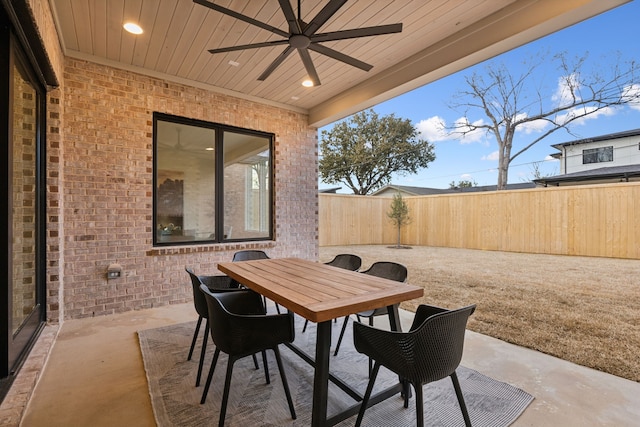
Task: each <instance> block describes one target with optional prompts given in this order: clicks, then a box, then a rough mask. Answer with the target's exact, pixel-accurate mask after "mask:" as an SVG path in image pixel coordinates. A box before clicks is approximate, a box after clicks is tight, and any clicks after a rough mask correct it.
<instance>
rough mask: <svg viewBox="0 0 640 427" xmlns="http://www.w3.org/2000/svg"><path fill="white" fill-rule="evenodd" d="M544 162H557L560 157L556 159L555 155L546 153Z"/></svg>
mask: <svg viewBox="0 0 640 427" xmlns="http://www.w3.org/2000/svg"><path fill="white" fill-rule="evenodd" d="M544 161H545V162H559V161H560V159H556V158H555V157H552V156H550V155H547V157H545V158H544Z"/></svg>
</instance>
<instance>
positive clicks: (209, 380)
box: [200, 348, 220, 405]
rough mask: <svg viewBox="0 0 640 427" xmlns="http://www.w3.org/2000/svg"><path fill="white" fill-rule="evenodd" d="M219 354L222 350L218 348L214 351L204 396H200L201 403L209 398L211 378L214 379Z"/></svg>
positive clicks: (203, 392)
mask: <svg viewBox="0 0 640 427" xmlns="http://www.w3.org/2000/svg"><path fill="white" fill-rule="evenodd" d="M218 356H220V350H218V349H217V348H216V351H215V353H213V359H212V360H211V368H209V375H207V382H206V384H205V385H204V390H203V391H202V398H200V404H201V405H202V404H203V403H204V402H205V400H207V393H209V387H210V386H211V379H213V372H214V371H215V369H216V363H217V362H218Z"/></svg>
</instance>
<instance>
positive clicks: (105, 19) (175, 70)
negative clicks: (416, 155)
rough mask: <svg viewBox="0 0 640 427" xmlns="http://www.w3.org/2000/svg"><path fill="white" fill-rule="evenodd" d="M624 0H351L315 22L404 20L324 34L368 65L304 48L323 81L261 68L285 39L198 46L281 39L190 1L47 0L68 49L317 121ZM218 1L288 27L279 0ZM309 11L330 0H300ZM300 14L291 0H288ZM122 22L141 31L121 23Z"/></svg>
mask: <svg viewBox="0 0 640 427" xmlns="http://www.w3.org/2000/svg"><path fill="white" fill-rule="evenodd" d="M625 2H626V1H625V0H572V1H566V2H564V1H563V2H558V1H557V0H413V1H411V0H395V1H391V0H389V1H380V0H377V1H376V0H351V1H348V2H346V4H345V5H344V6H343V7H342V8H340V9H339V10H338V12H337V13H336V14H335V15H334V16H333V17H332V18H331V19H330V20H329V21H327V23H326V24H325V25H324V26H323V27H322V28H321V29H320V30H319V32H322V33H324V32H330V31H339V30H345V29H353V28H359V27H367V26H377V25H385V24H395V23H402V24H403V30H402V32H401V33H398V34H390V35H381V36H374V37H366V38H359V39H349V40H341V41H332V42H326V43H325V45H326V46H327V47H330V48H332V49H335V50H337V51H339V52H342V53H344V54H347V55H349V56H352V57H354V58H357V59H359V60H361V61H364V62H366V63H369V64H371V65H373V68H372V69H371V70H370V71H368V72H366V71H362V70H360V69H358V68H355V67H352V66H350V65H347V64H345V63H343V62H339V61H337V60H335V59H332V58H329V57H326V56H323V55H320V54H317V53H315V52H313V51H310V54H311V57H312V59H313V63H314V65H315V67H316V69H317V72H318V75H319V77H320V81H321V83H322V84H321V85H320V86H316V87H312V88H305V87H303V86H302V85H301V82H302V80H304V79H305V78H306V77H307V73H306V71H305V68H304V66H303V64H302V61H301V60H300V57H299V56H298V55H297V54H295V53H294V54H292V55H289V57H288V58H287V59H286V60H285V61H284V62H283V63H282V64H281V65H280V66H279V67H278V68H277V69H276V70H275V71H274V72H273V73H272V74H271V75H270V76H269V77H268V78H267V79H266V80H265V81H258V80H257V79H258V76H259V75H260V74H261V73H262V72H263V71H264V70H265V68H266V67H267V66H268V65H269V64H270V63H271V62H272V61H273V60H274V59H275V58H276V57H277V56H278V55H279V54H280V53H281V52H282V51H283V50H284V48H285V45H280V46H275V47H263V48H258V49H249V50H243V51H238V52H228V53H221V54H215V55H212V54H210V53H209V52H208V51H207V50H208V49H214V48H221V47H228V46H236V45H241V44H249V43H257V42H265V41H271V40H278V39H282V37H281V36H278V35H276V34H273V33H272V32H270V31H267V30H264V29H261V28H258V27H256V26H253V25H250V24H248V23H245V22H243V21H240V20H238V19H235V18H232V17H230V16H227V15H224V14H222V13H219V12H216V11H214V10H211V9H209V8H206V7H204V6H202V5H199V4H196V3H193V2H192V1H191V0H108V1H105V0H52V1H51V4H52V7H53V10H54V16H55V19H56V26H57V29H58V33H59V34H60V36H61V40H62V44H63V50H64V52H65V54H66V55H68V56H71V57H76V58H81V59H87V60H91V61H95V62H99V63H106V64H109V65H114V66H117V67H121V68H125V69H130V70H133V71H137V72H143V73H147V74H151V75H155V76H159V77H163V78H168V79H174V80H177V81H182V82H187V83H192V84H194V85H198V86H204V87H207V88H211V89H213V90H220V91H223V92H226V93H231V94H234V95H237V96H243V97H247V98H250V99H257V100H260V101H262V102H267V103H272V104H276V105H279V106H284V107H286V108H290V109H294V110H296V111H302V112H306V113H308V114H309V116H310V119H309V122H310V124H312V125H316V126H320V125H323V124H327V123H330V122H331V121H334V120H336V119H339V118H341V117H344V116H346V115H348V114H351V113H353V112H355V111H358V110H360V109H362V108H366V107H369V106H372V105H374V104H375V103H378V102H381V101H383V100H385V99H389V98H390V97H393V96H395V95H399V94H400V93H403V92H406V91H408V90H411V89H414V88H416V87H418V86H421V85H424V84H426V83H428V82H430V81H433V80H435V79H437V78H440V77H443V76H445V75H447V74H451V73H453V72H455V71H458V70H460V69H462V68H465V67H467V66H469V65H472V64H474V63H477V62H480V61H482V60H484V59H487V58H489V57H491V56H494V55H496V54H499V53H501V52H504V51H506V50H509V49H511V48H513V47H516V46H518V45H522V44H524V43H526V42H528V41H531V40H533V39H535V38H538V37H541V36H543V35H546V34H549V33H551V32H554V31H557V30H559V29H561V28H564V27H566V26H568V25H571V24H573V23H576V22H579V21H581V20H583V19H586V18H588V17H590V16H593V15H596V14H598V13H601V12H603V11H605V10H608V9H610V8H612V7H615V6H617V5H619V4H622V3H625ZM215 3H216V4H218V5H220V6H223V7H226V8H228V9H232V10H234V11H236V12H239V13H241V14H243V15H246V16H249V17H252V18H254V19H257V20H259V21H262V22H265V23H267V24H269V25H271V26H273V27H277V28H279V29H282V30H283V31H285V32H287V30H288V25H287V21H286V19H285V17H284V14H283V13H282V10H281V9H280V5H279V3H278V1H276V0H264V1H257V0H256V1H254V0H252V1H246V0H216V1H215ZM300 3H301V4H300V11H301V17H302V20H303V21H305V22H309V21H310V20H311V19H312V18H313V17H314V16H316V14H317V13H318V12H319V11H320V10H321V9H322V8H323V7H324V5H325V4H326V3H327V2H326V0H325V1H318V0H302V1H301V2H300ZM292 7H293V9H294V12H295V13H296V14H298V2H295V1H294V2H292ZM126 21H134V22H137V23H139V25H140V26H141V27H142V28H143V30H144V33H143V34H141V35H137V36H136V35H132V34H129V33H127V32H126V31H124V30H123V28H122V25H123V23H124V22H126Z"/></svg>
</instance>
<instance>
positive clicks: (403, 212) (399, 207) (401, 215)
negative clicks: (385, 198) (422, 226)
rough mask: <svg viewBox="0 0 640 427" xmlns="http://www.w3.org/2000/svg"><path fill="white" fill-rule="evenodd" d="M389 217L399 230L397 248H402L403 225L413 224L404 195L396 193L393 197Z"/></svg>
mask: <svg viewBox="0 0 640 427" xmlns="http://www.w3.org/2000/svg"><path fill="white" fill-rule="evenodd" d="M387 216H388V217H389V219H390V220H391V222H392V223H393V225H395V226H396V227H397V229H398V243H397V244H396V247H397V248H399V247H401V245H400V229H401V228H402V226H403V225H407V224H409V223H410V222H411V217H410V216H409V206H407V203H406V202H405V201H404V199H403V198H402V194H400V193H396V194H395V195H394V196H393V201H392V202H391V208H390V210H389V212H387Z"/></svg>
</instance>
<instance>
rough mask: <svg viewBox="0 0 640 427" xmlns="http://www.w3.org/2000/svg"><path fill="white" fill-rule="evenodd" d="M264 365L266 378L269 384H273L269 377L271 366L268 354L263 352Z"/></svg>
mask: <svg viewBox="0 0 640 427" xmlns="http://www.w3.org/2000/svg"><path fill="white" fill-rule="evenodd" d="M262 364H263V365H264V376H265V379H266V380H267V384H271V378H270V377H269V366H268V365H267V352H266V351H264V350H262Z"/></svg>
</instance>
